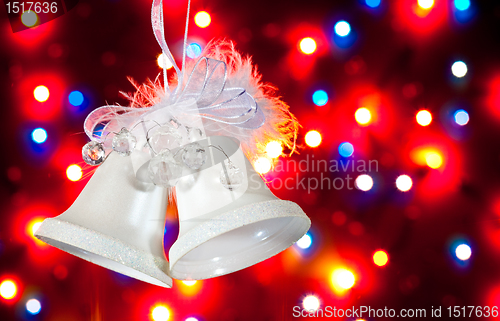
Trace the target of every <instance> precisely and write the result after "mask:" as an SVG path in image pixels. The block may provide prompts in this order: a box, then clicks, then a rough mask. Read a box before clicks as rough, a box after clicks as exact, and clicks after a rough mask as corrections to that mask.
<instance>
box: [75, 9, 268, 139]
mask: <svg viewBox="0 0 500 321" xmlns="http://www.w3.org/2000/svg"><path fill="white" fill-rule="evenodd" d="M189 7H190V1H189V2H188V12H187V17H186V29H185V33H184V50H183V56H182V70H180V69H179V67H178V66H177V64H176V63H175V60H174V58H173V56H172V53H171V52H170V49H169V48H168V46H167V43H166V41H165V35H164V28H163V3H162V0H154V1H153V6H152V9H151V23H152V26H153V32H154V35H155V37H156V40H157V41H158V43H159V45H160V47H161V49H162V52H163V54H164V56H165V57H166V58H167V59H168V60H169V61H170V62H171V63H172V65H173V67H174V69H175V71H176V73H177V75H178V85H177V86H176V87H175V89H174V90H173V91H172V92H171V91H170V90H169V85H168V78H167V71H166V69H164V70H163V78H164V84H165V86H164V87H165V96H164V97H162V101H161V102H160V103H158V104H156V105H153V106H151V107H142V108H133V107H123V106H103V107H100V108H97V109H95V110H94V111H92V112H91V113H90V114H89V115H88V116H87V118H86V120H85V123H84V129H85V133H86V134H87V136H88V137H89V138H91V139H98V140H100V139H101V138H102V137H104V135H106V134H107V133H109V132H111V131H112V130H113V129H114V130H116V128H121V127H127V128H130V126H133V125H134V124H137V123H138V122H140V121H141V119H144V118H145V117H146V116H147V115H148V114H150V113H153V112H157V111H159V110H164V112H165V113H166V114H172V115H173V114H178V113H179V112H181V113H185V114H197V115H199V116H200V117H201V118H203V119H206V120H208V121H213V122H215V123H219V124H225V125H231V126H236V127H238V128H243V129H257V128H259V127H261V126H262V125H263V124H264V122H265V116H264V113H263V112H262V110H261V109H260V108H259V106H258V104H257V102H256V101H255V99H254V98H253V97H252V96H251V95H250V94H249V93H248V92H247V91H246V90H245V88H241V87H228V86H227V82H228V71H227V66H226V64H225V63H224V62H223V61H220V60H216V59H212V58H207V57H201V58H200V59H199V60H198V61H197V62H196V64H195V66H194V68H193V70H192V71H191V72H190V74H189V76H188V78H187V79H186V80H185V81H184V78H185V73H186V71H185V66H186V50H187V32H188V24H189ZM190 101H195V102H196V104H192V103H188V102H190ZM179 109H180V110H179ZM174 110H175V111H174ZM113 121H115V122H117V123H115V124H114V125H111V123H113ZM118 124H119V125H118ZM100 126H103V127H102V128H99V127H100Z"/></svg>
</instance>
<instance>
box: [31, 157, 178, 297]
mask: <svg viewBox="0 0 500 321" xmlns="http://www.w3.org/2000/svg"><path fill="white" fill-rule="evenodd" d="M166 208H167V190H166V189H164V188H160V187H157V186H154V185H153V184H151V183H142V182H140V181H138V180H137V179H136V178H135V175H134V172H133V169H132V161H131V158H130V157H120V156H119V155H118V154H117V153H110V154H109V156H108V158H107V159H106V161H105V162H104V163H103V164H102V166H100V167H99V168H97V170H96V171H95V173H94V175H93V176H92V177H91V179H90V180H89V182H88V183H87V185H86V186H85V188H84V189H83V190H82V192H81V193H80V195H79V196H78V198H77V199H76V200H75V202H74V203H73V205H71V207H70V208H69V209H68V210H67V211H66V212H64V213H63V214H61V215H59V216H57V217H54V218H48V219H46V220H45V221H43V223H42V225H41V226H40V227H39V228H38V230H37V231H36V233H35V236H36V237H37V238H38V239H40V240H42V241H43V242H45V243H47V244H49V245H52V246H54V247H57V248H59V249H61V250H63V251H65V252H68V253H70V254H73V255H75V256H78V257H80V258H82V259H84V260H87V261H89V262H92V263H94V264H97V265H100V266H103V267H105V268H108V269H110V270H113V271H115V272H118V273H121V274H124V275H127V276H129V277H132V278H136V279H139V280H142V281H144V282H148V283H151V284H155V285H158V286H162V287H167V288H169V287H171V286H172V279H171V278H170V277H169V276H168V273H169V264H168V261H167V260H166V259H165V255H164V252H163V237H164V230H165V216H166Z"/></svg>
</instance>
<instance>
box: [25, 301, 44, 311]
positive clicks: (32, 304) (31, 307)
mask: <svg viewBox="0 0 500 321" xmlns="http://www.w3.org/2000/svg"><path fill="white" fill-rule="evenodd" d="M41 309H42V305H41V304H40V301H38V300H37V299H30V300H28V302H26V310H28V312H29V313H31V314H33V315H35V314H38V313H40V310H41Z"/></svg>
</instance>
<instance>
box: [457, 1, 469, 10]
mask: <svg viewBox="0 0 500 321" xmlns="http://www.w3.org/2000/svg"><path fill="white" fill-rule="evenodd" d="M454 4H455V8H457V10H460V11H464V10H467V9H469V7H470V0H455V1H454Z"/></svg>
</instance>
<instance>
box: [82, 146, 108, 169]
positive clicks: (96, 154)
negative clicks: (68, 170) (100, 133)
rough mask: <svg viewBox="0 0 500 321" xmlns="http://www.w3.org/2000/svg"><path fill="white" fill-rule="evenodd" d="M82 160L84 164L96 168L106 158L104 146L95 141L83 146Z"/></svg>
mask: <svg viewBox="0 0 500 321" xmlns="http://www.w3.org/2000/svg"><path fill="white" fill-rule="evenodd" d="M82 158H83V160H84V161H85V163H87V164H89V165H92V166H97V165H100V164H101V163H102V162H104V159H105V158H106V152H105V151H104V146H102V143H100V142H96V141H90V142H88V143H87V144H85V145H84V146H83V148H82Z"/></svg>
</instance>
